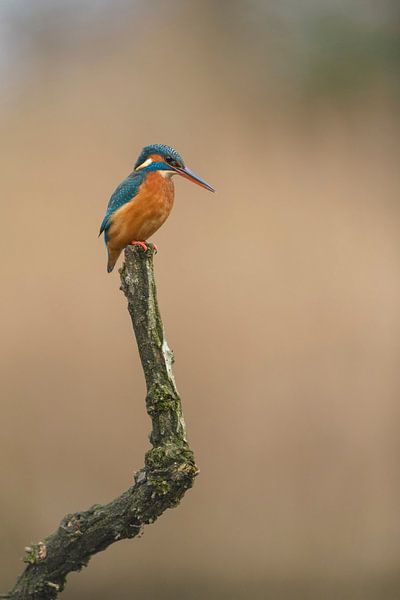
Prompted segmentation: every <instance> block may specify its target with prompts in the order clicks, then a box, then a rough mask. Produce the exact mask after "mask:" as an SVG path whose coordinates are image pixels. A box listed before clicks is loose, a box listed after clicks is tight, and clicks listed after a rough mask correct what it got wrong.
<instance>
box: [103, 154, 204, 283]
mask: <svg viewBox="0 0 400 600" xmlns="http://www.w3.org/2000/svg"><path fill="white" fill-rule="evenodd" d="M174 175H180V176H181V177H184V178H185V179H189V181H192V182H193V183H197V184H198V185H200V186H201V187H203V188H205V189H206V190H209V191H210V192H215V189H214V188H212V187H211V185H209V184H208V183H207V182H206V181H204V180H203V179H201V178H200V177H198V176H197V175H195V174H194V173H193V171H191V170H190V169H189V168H188V167H187V166H186V165H185V163H184V161H183V158H182V156H181V155H180V154H179V153H178V152H177V151H176V150H175V149H174V148H171V146H166V145H165V144H151V145H149V146H145V147H144V148H143V149H142V151H141V153H140V154H139V157H138V159H137V161H136V163H135V165H134V168H133V171H132V172H131V173H130V174H129V175H128V177H126V179H124V180H123V181H122V182H121V183H120V184H119V185H118V187H117V188H116V190H115V191H114V193H113V194H112V196H111V198H110V200H109V202H108V206H107V210H106V214H105V216H104V219H103V222H102V223H101V226H100V233H99V236H100V235H101V234H103V233H104V241H105V243H106V246H107V252H108V261H107V271H108V273H111V271H112V270H113V268H114V266H115V264H116V262H117V260H118V257H119V255H120V254H121V252H122V250H123V249H124V248H125V247H126V246H128V245H132V246H140V247H141V248H142V249H143V250H145V251H147V245H146V241H147V239H148V238H149V237H150V236H152V235H153V234H154V233H155V232H156V231H157V230H158V229H159V228H160V227H161V225H162V224H163V223H164V222H165V220H166V219H167V218H168V216H169V214H170V212H171V210H172V207H173V204H174V196H175V190H174V183H173V181H172V177H173V176H174Z"/></svg>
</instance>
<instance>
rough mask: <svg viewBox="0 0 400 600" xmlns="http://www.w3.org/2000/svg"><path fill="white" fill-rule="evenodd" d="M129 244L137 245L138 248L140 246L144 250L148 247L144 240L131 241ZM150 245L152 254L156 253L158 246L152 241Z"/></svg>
mask: <svg viewBox="0 0 400 600" xmlns="http://www.w3.org/2000/svg"><path fill="white" fill-rule="evenodd" d="M129 245H130V246H139V247H140V248H142V249H143V250H144V252H147V250H148V249H149V246H148V245H147V244H146V243H145V242H138V241H133V242H131V243H130V244H129ZM152 246H153V249H154V254H157V252H158V248H157V246H156V244H154V243H153V244H152Z"/></svg>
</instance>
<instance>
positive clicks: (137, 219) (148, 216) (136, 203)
mask: <svg viewBox="0 0 400 600" xmlns="http://www.w3.org/2000/svg"><path fill="white" fill-rule="evenodd" d="M173 204H174V184H173V182H172V179H171V178H170V177H162V176H161V175H160V174H159V173H157V172H154V173H149V174H148V176H147V177H146V181H145V182H144V183H143V184H142V186H141V188H140V191H139V193H138V194H137V195H136V196H135V198H134V199H133V200H131V202H128V203H127V204H125V205H124V206H122V207H121V208H120V209H119V210H118V211H116V212H115V213H114V215H113V216H112V219H111V225H110V228H109V231H108V240H109V241H108V246H109V247H110V248H115V249H117V248H118V249H122V248H124V247H125V246H126V245H127V244H129V243H130V242H132V241H145V240H147V239H148V238H149V237H150V236H151V235H153V233H155V232H156V231H157V229H159V228H160V227H161V225H162V224H163V223H164V221H165V220H166V219H167V217H168V215H169V213H170V212H171V210H172V206H173Z"/></svg>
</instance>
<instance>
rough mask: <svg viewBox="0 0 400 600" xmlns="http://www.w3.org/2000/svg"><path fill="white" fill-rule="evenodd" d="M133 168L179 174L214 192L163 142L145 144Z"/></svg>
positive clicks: (149, 171)
mask: <svg viewBox="0 0 400 600" xmlns="http://www.w3.org/2000/svg"><path fill="white" fill-rule="evenodd" d="M134 170H135V171H144V172H147V173H151V172H152V171H158V172H159V173H160V175H162V176H163V177H172V175H181V177H185V178H186V179H189V181H193V183H197V185H201V187H203V188H205V189H206V190H210V192H215V190H214V188H212V187H211V185H209V184H208V183H207V182H206V181H204V180H203V179H201V178H200V177H198V176H197V175H195V174H194V173H193V171H191V170H190V169H188V167H186V165H185V163H184V161H183V158H182V157H181V155H180V154H179V153H178V152H177V151H176V150H174V148H171V147H170V146H165V145H164V144H152V145H151V146H145V147H144V148H143V150H142V151H141V153H140V155H139V158H138V159H137V161H136V164H135V167H134Z"/></svg>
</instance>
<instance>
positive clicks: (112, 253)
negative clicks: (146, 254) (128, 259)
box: [107, 248, 121, 273]
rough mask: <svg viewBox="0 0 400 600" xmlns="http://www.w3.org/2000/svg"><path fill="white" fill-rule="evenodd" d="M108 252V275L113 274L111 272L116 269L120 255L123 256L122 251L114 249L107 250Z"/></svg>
mask: <svg viewBox="0 0 400 600" xmlns="http://www.w3.org/2000/svg"><path fill="white" fill-rule="evenodd" d="M107 250H108V262H107V273H111V271H112V270H113V268H114V267H115V263H116V262H117V260H118V257H119V255H120V254H121V250H116V249H114V248H107Z"/></svg>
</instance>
